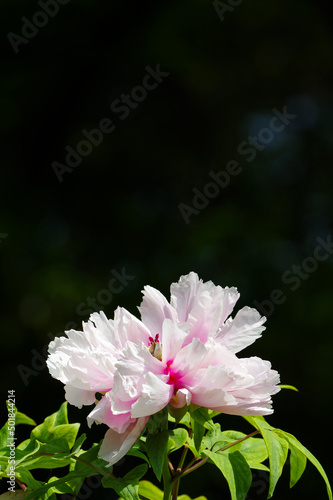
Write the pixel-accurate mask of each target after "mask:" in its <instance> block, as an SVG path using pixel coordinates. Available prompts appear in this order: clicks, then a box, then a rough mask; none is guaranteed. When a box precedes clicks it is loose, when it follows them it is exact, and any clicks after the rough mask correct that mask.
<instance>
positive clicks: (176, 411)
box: [167, 405, 189, 424]
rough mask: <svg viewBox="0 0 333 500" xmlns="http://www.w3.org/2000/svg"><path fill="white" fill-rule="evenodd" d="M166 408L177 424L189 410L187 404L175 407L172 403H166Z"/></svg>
mask: <svg viewBox="0 0 333 500" xmlns="http://www.w3.org/2000/svg"><path fill="white" fill-rule="evenodd" d="M167 408H168V412H169V414H170V415H171V417H173V421H174V422H176V423H177V424H178V423H179V422H180V421H181V420H182V419H183V418H184V416H185V414H186V413H187V412H188V410H189V406H186V405H184V406H182V407H181V408H175V407H174V406H172V405H168V406H167ZM168 420H170V418H169V416H168Z"/></svg>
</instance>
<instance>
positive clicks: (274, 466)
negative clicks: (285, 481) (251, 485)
mask: <svg viewBox="0 0 333 500" xmlns="http://www.w3.org/2000/svg"><path fill="white" fill-rule="evenodd" d="M245 418H246V419H247V420H248V421H252V422H253V424H252V425H254V426H255V427H256V428H257V429H259V430H260V432H261V434H262V437H263V438H264V441H265V444H266V447H267V451H268V458H269V468H270V475H269V491H268V498H271V497H272V496H273V492H274V490H275V486H276V483H277V482H278V480H279V478H280V476H281V474H282V469H283V466H284V464H285V462H286V460H287V456H288V442H287V441H286V439H284V437H282V436H280V435H278V434H277V433H276V429H274V427H272V426H271V425H269V424H268V423H267V422H266V420H265V419H264V418H263V417H245Z"/></svg>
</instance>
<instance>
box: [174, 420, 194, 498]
mask: <svg viewBox="0 0 333 500" xmlns="http://www.w3.org/2000/svg"><path fill="white" fill-rule="evenodd" d="M191 430H192V429H190V431H191ZM191 435H192V432H190V437H191ZM187 452H188V446H186V445H185V446H184V449H183V453H182V455H181V457H180V460H179V464H178V467H177V471H176V473H177V474H181V472H182V467H183V465H184V462H185V458H186V455H187ZM179 483H180V476H179V477H178V479H177V480H176V481H175V483H174V486H173V490H172V500H177V497H178V490H179Z"/></svg>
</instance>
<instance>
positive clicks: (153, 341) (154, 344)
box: [148, 333, 162, 361]
mask: <svg viewBox="0 0 333 500" xmlns="http://www.w3.org/2000/svg"><path fill="white" fill-rule="evenodd" d="M148 345H149V352H150V353H151V354H152V355H153V356H154V357H155V358H157V359H159V360H160V361H161V360H162V349H161V343H160V336H159V334H158V333H157V334H156V335H155V338H153V337H149V344H148Z"/></svg>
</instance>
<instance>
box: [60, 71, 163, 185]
mask: <svg viewBox="0 0 333 500" xmlns="http://www.w3.org/2000/svg"><path fill="white" fill-rule="evenodd" d="M145 69H146V72H147V73H146V74H145V76H144V77H143V79H142V83H141V85H137V86H135V87H133V88H132V90H131V91H130V93H128V94H125V93H122V94H121V95H120V97H119V98H118V99H114V100H113V101H112V102H111V105H110V107H111V111H112V112H113V113H115V114H116V115H117V116H118V118H119V119H120V120H125V119H126V118H127V117H128V116H129V115H130V113H131V110H133V109H136V108H137V107H138V106H139V104H140V103H141V102H143V101H144V100H145V99H146V98H147V96H148V93H149V92H151V91H152V90H155V89H156V88H157V87H158V85H159V84H161V83H162V82H163V81H164V79H165V78H166V77H167V76H169V75H170V73H168V72H166V71H162V70H161V68H160V64H157V66H156V68H155V69H153V68H151V67H150V66H146V68H145ZM115 129H116V125H115V124H114V123H113V121H112V120H111V119H110V118H102V120H100V122H99V123H98V125H97V127H96V128H94V129H92V130H86V129H83V130H82V132H81V135H82V137H83V138H82V139H81V140H80V141H79V142H78V143H77V144H76V146H75V147H72V146H70V145H68V146H66V147H65V150H66V152H67V155H66V157H65V163H60V162H58V161H53V162H52V163H51V166H52V168H53V170H54V173H55V174H56V176H57V179H58V181H59V182H62V181H63V176H64V174H66V173H71V172H73V170H74V169H75V168H76V167H77V166H79V165H80V164H81V163H82V160H83V158H85V157H87V156H89V155H90V154H91V153H92V152H93V150H94V148H96V147H98V146H100V145H101V144H102V142H103V139H104V135H109V134H111V133H112V132H114V130H115Z"/></svg>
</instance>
